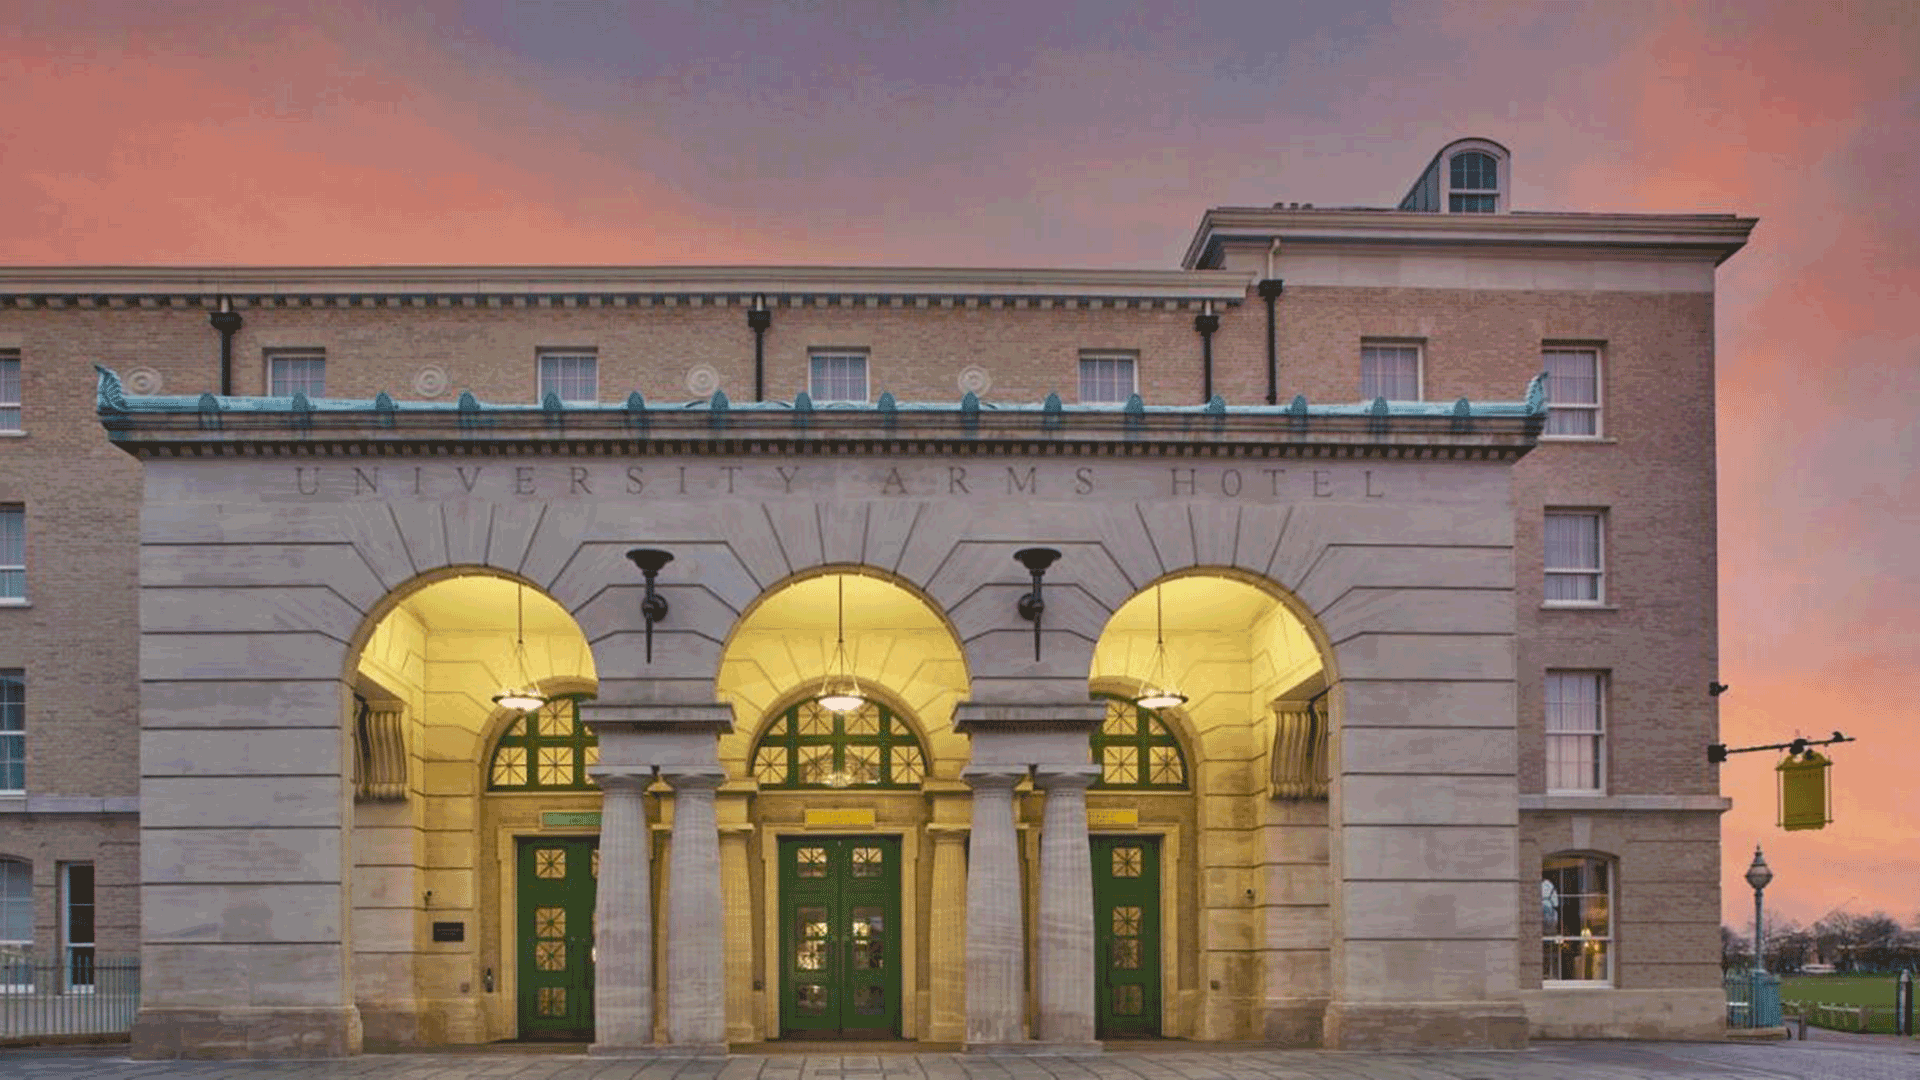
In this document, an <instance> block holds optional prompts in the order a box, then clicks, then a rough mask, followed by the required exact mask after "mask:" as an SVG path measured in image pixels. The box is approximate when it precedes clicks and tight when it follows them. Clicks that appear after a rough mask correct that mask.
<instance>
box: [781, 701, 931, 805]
mask: <svg viewBox="0 0 1920 1080" xmlns="http://www.w3.org/2000/svg"><path fill="white" fill-rule="evenodd" d="M753 775H754V779H756V780H758V781H760V786H761V787H763V788H842V787H868V788H917V787H919V786H920V782H921V781H922V780H924V779H926V775H927V755H926V752H925V751H924V750H922V749H921V748H920V740H919V739H918V738H917V737H916V736H915V735H914V733H913V729H912V728H910V727H908V726H907V723H906V721H905V720H903V719H901V718H900V717H898V716H895V715H894V714H893V712H892V711H891V710H889V709H888V708H887V707H886V706H884V705H881V704H880V703H878V702H875V701H868V702H867V703H866V704H865V705H862V706H860V707H859V708H858V709H854V710H853V711H851V712H845V713H836V712H833V711H831V710H829V709H826V708H824V707H822V706H821V705H820V703H819V702H818V701H803V702H801V703H800V704H798V705H795V706H793V707H792V708H790V709H788V710H787V711H786V712H783V713H781V714H780V716H779V717H778V718H777V719H775V720H774V722H773V723H772V724H771V725H770V726H769V727H768V728H767V733H766V734H765V735H762V736H761V737H760V745H759V746H758V747H755V748H754V751H753Z"/></svg>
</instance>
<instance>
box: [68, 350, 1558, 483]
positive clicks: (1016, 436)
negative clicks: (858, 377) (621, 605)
mask: <svg viewBox="0 0 1920 1080" xmlns="http://www.w3.org/2000/svg"><path fill="white" fill-rule="evenodd" d="M98 411H99V416H100V422H101V425H102V426H103V427H105V428H106V430H107V435H108V438H109V439H111V440H112V441H113V442H114V443H115V444H116V445H118V446H119V447H120V448H121V449H123V450H126V451H127V452H128V453H130V454H133V455H135V456H136V457H211V456H250V457H259V456H294V457H357V456H373V455H381V456H390V455H408V454H413V455H432V456H448V455H458V456H502V455H511V456H520V455H529V454H562V455H579V456H615V455H618V456H637V455H658V454H673V455H685V456H700V455H727V456H735V455H741V454H782V455H797V456H809V455H844V454H867V455H880V454H887V455H938V456H972V455H977V456H1004V455H1009V454H1021V455H1033V456H1081V457H1139V456H1154V457H1180V458H1394V459H1420V460H1479V461H1485V460H1498V461H1511V460H1514V459H1517V458H1518V457H1520V456H1521V455H1522V454H1525V453H1526V452H1527V451H1528V450H1530V449H1532V448H1533V446H1534V444H1535V441H1536V439H1537V438H1538V436H1539V433H1540V428H1541V425H1542V423H1543V422H1544V420H1545V416H1546V403H1545V399H1544V389H1543V385H1542V380H1541V379H1539V378H1536V379H1535V380H1534V382H1533V384H1532V385H1530V386H1529V388H1528V397H1527V400H1526V401H1523V402H1496V403H1479V404H1474V403H1471V402H1467V401H1466V400H1464V399H1462V400H1460V401H1457V402H1454V403H1452V404H1447V403H1444V402H1387V401H1384V400H1376V401H1374V402H1372V403H1371V404H1340V405H1310V404H1308V403H1307V401H1306V400H1305V399H1304V398H1299V397H1296V398H1295V399H1294V400H1293V401H1292V402H1291V403H1289V404H1287V405H1255V406H1229V405H1227V404H1226V403H1225V401H1223V400H1222V399H1220V398H1217V397H1216V398H1214V400H1213V401H1212V402H1211V403H1209V404H1207V405H1192V406H1168V405H1160V406H1148V405H1145V404H1144V403H1142V402H1141V401H1140V399H1139V397H1138V396H1137V395H1136V396H1135V397H1134V398H1133V399H1132V400H1130V401H1129V402H1128V403H1127V404H1126V405H1124V406H1118V405H1099V406H1095V405H1071V406H1069V405H1063V404H1062V403H1061V402H1060V401H1059V399H1058V397H1057V396H1052V397H1049V398H1048V400H1047V401H1046V402H1045V403H1042V404H1032V405H1007V404H990V403H982V402H980V401H979V400H978V399H977V398H974V397H973V396H972V395H971V394H969V395H968V396H967V397H966V398H964V399H962V401H960V402H959V403H956V404H947V403H906V404H897V403H894V402H893V401H892V399H891V397H890V396H883V397H882V399H881V401H880V402H878V403H876V404H873V405H857V406H855V405H849V406H840V405H836V406H831V407H822V408H815V407H813V406H811V405H810V404H809V403H807V402H806V400H805V398H804V396H803V397H802V398H800V399H798V400H796V401H795V402H791V403H789V402H755V403H751V404H745V405H733V404H730V403H729V402H728V401H727V399H726V397H725V395H724V394H715V395H714V396H713V397H712V398H710V399H706V400H702V401H695V402H691V403H687V404H684V405H683V404H671V405H654V404H650V403H647V402H645V401H644V400H642V399H641V398H640V396H639V395H638V394H634V395H632V396H631V397H630V398H629V399H628V401H627V403H625V404H611V403H594V404H587V405H562V404H561V403H560V402H559V401H558V400H557V399H553V398H549V400H548V402H547V404H546V405H544V406H534V405H488V404H483V403H481V402H479V401H477V400H476V399H474V398H473V397H472V396H471V395H470V394H463V395H462V396H461V399H460V401H459V402H457V403H447V402H415V401H409V402H396V401H394V400H392V399H391V398H388V397H387V396H386V395H384V394H382V395H381V396H380V397H379V398H378V399H376V400H374V401H348V400H337V399H321V400H313V401H309V400H308V399H306V398H304V397H294V398H262V397H216V396H214V395H212V394H203V395H201V396H200V397H198V398H194V397H188V396H152V397H141V396H129V395H127V394H126V393H125V392H124V391H123V390H122V389H121V387H120V382H119V379H118V377H117V376H115V375H114V374H113V373H112V372H111V371H107V370H106V369H100V388H99V395H98Z"/></svg>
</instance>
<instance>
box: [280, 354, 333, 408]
mask: <svg viewBox="0 0 1920 1080" xmlns="http://www.w3.org/2000/svg"><path fill="white" fill-rule="evenodd" d="M295 390H298V391H300V392H301V393H303V394H305V395H307V396H308V397H310V398H321V397H326V396H327V354H326V351H325V350H322V349H270V350H268V351H267V396H269V397H292V396H293V392H294V391H295Z"/></svg>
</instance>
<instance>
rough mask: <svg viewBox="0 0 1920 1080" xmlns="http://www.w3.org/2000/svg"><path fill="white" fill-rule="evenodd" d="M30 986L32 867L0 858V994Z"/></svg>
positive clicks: (22, 862) (31, 959)
mask: <svg viewBox="0 0 1920 1080" xmlns="http://www.w3.org/2000/svg"><path fill="white" fill-rule="evenodd" d="M32 985H33V864H32V863H29V862H26V861H25V860H22V859H6V858H0V990H4V989H7V988H9V987H19V988H25V987H31V986H32Z"/></svg>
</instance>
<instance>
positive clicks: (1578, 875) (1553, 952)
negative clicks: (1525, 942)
mask: <svg viewBox="0 0 1920 1080" xmlns="http://www.w3.org/2000/svg"><path fill="white" fill-rule="evenodd" d="M1540 921H1541V930H1542V934H1541V950H1540V951H1541V971H1540V978H1541V981H1542V982H1545V983H1547V984H1549V985H1551V984H1554V983H1580V984H1584V985H1589V986H1591V985H1595V984H1604V983H1611V982H1612V981H1613V864H1612V862H1611V860H1608V859H1604V858H1597V857H1594V856H1590V855H1553V856H1549V857H1548V858H1547V859H1546V860H1545V861H1544V863H1543V865H1542V867H1541V873H1540Z"/></svg>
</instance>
